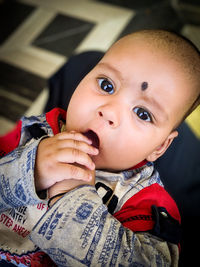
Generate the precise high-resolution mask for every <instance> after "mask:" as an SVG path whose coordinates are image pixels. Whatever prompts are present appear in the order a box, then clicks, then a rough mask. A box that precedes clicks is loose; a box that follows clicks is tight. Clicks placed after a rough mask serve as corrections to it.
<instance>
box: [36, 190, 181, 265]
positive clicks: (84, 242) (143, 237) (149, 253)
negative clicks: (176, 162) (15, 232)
mask: <svg viewBox="0 0 200 267" xmlns="http://www.w3.org/2000/svg"><path fill="white" fill-rule="evenodd" d="M31 240H32V241H33V242H34V244H35V245H37V246H39V247H40V248H41V249H42V250H43V251H44V252H46V253H47V254H48V255H49V256H50V257H51V258H52V259H53V261H55V263H56V264H57V265H58V266H178V248H177V246H176V245H172V244H170V243H167V242H165V241H163V240H162V239H159V238H157V237H154V236H153V235H151V234H149V233H147V232H146V233H144V232H138V233H134V232H133V231H131V230H129V229H128V228H125V227H124V226H123V225H122V224H121V223H120V221H118V220H117V219H116V218H114V217H113V216H112V215H111V214H110V213H109V212H108V210H107V207H106V206H105V205H104V204H102V200H101V198H100V197H99V196H98V194H97V192H96V190H95V188H94V187H92V186H82V187H78V188H76V189H74V190H72V191H70V192H69V193H67V194H65V195H64V196H63V197H62V198H60V199H59V200H58V201H57V202H56V203H55V204H54V205H53V206H52V207H51V208H50V209H49V210H48V211H47V212H46V213H45V214H44V216H43V217H42V218H41V219H40V220H39V222H38V224H37V225H36V226H35V228H34V229H33V232H32V233H31Z"/></svg>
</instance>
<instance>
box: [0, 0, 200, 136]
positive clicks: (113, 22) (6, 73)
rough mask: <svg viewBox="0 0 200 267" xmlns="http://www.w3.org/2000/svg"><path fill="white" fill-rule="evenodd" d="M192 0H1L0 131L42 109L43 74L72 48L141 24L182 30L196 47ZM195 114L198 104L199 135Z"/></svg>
mask: <svg viewBox="0 0 200 267" xmlns="http://www.w3.org/2000/svg"><path fill="white" fill-rule="evenodd" d="M188 3H189V4H188ZM198 3H199V1H198V0H193V1H187V0H184V1H178V0H172V1H169V0H135V1H132V0H107V1H106V0H104V1H101V0H99V1H97V0H96V1H95V0H57V1H54V0H43V1H40V0H18V1H12V0H4V1H3V0H1V1H0V125H1V127H0V134H2V133H5V132H6V131H7V130H8V129H10V128H12V126H13V125H14V123H15V122H16V120H18V119H19V118H20V117H21V116H22V115H23V114H26V115H31V114H38V113H41V112H42V110H43V107H44V104H45V101H46V99H47V97H48V90H47V88H46V82H47V80H48V78H49V77H51V75H52V74H53V73H55V72H56V70H58V69H59V68H60V67H61V66H62V65H63V64H64V63H65V62H66V61H67V60H68V58H69V57H70V56H71V55H72V54H73V53H79V52H82V51H86V50H93V49H98V50H101V51H106V50H107V49H108V48H109V46H110V45H111V44H112V43H113V42H114V41H115V40H116V39H118V38H119V37H121V36H123V35H125V34H127V33H130V32H133V31H136V30H139V29H144V28H147V29H151V28H163V29H169V30H173V31H175V32H179V33H182V34H184V35H185V36H187V37H189V38H190V39H191V40H192V41H194V43H195V44H196V45H197V46H198V47H199V48H200V12H199V13H198V9H200V4H198ZM191 4H194V5H195V6H192V5H191ZM188 5H189V8H188ZM188 10H189V11H188ZM191 14H192V15H191ZM198 15H199V17H198ZM199 116H200V110H199V112H198V116H197V113H196V114H195V116H193V119H189V123H190V125H192V127H193V128H195V127H196V130H195V133H196V134H197V135H199V136H200V129H199V128H200V126H198V125H197V124H198V123H197V122H196V121H197V120H198V118H199ZM196 118H197V119H196Z"/></svg>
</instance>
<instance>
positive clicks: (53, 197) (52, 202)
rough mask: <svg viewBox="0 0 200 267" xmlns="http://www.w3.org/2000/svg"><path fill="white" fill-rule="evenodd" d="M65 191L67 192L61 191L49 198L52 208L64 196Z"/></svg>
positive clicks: (49, 205) (49, 204)
mask: <svg viewBox="0 0 200 267" xmlns="http://www.w3.org/2000/svg"><path fill="white" fill-rule="evenodd" d="M65 193H66V192H63V193H59V194H57V195H54V196H52V197H50V198H49V200H48V208H50V207H51V206H52V205H53V204H54V203H55V202H56V201H57V200H58V199H60V198H61V197H62V196H64V195H65Z"/></svg>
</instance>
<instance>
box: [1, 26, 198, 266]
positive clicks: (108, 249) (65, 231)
mask: <svg viewBox="0 0 200 267" xmlns="http://www.w3.org/2000/svg"><path fill="white" fill-rule="evenodd" d="M199 72H200V57H199V53H198V51H197V50H196V49H195V48H194V47H193V45H192V44H190V43H189V42H188V41H186V40H184V39H183V38H181V37H179V36H177V35H175V34H173V33H169V32H166V31H161V30H149V31H148V30H147V31H141V32H137V33H134V34H131V35H128V36H126V37H124V38H122V39H120V40H119V41H118V42H116V43H115V44H114V45H113V46H112V47H111V48H110V49H109V50H108V52H107V53H106V54H105V56H104V57H103V58H102V60H101V61H100V62H99V63H98V64H97V65H96V67H95V68H94V69H93V70H92V71H91V72H90V73H89V74H88V75H87V76H86V77H85V78H84V79H83V80H82V81H81V82H80V84H79V85H78V87H77V88H76V90H75V92H74V94H73V96H72V98H71V101H70V103H69V106H68V109H67V113H66V125H63V121H64V120H65V112H64V111H63V110H60V109H54V110H53V111H51V112H49V113H47V114H46V116H45V115H42V116H40V117H37V118H34V117H32V118H31V119H27V118H24V119H23V120H22V121H21V122H20V123H19V124H18V126H17V129H16V130H15V132H13V133H12V136H13V135H14V136H15V137H16V132H20V131H21V132H22V137H21V139H20V141H19V142H18V143H16V144H15V145H14V146H11V147H10V148H9V149H7V150H6V148H5V146H3V145H1V150H2V151H4V154H6V153H8V152H10V151H12V150H13V149H14V148H15V147H17V149H15V150H14V151H13V152H11V153H10V154H8V155H6V156H4V157H3V158H2V159H1V168H2V171H1V173H2V174H3V175H2V177H3V179H2V181H3V182H1V186H2V188H3V185H4V186H5V185H6V181H8V180H9V179H6V177H8V178H11V177H12V179H13V180H12V181H10V180H9V182H7V188H8V187H9V188H10V191H11V192H12V201H9V197H8V194H5V192H4V191H3V190H2V191H1V206H0V207H1V210H6V209H7V210H9V209H10V208H16V207H19V206H27V205H33V204H38V203H40V202H41V201H42V200H41V199H40V198H39V197H38V196H37V194H36V192H35V191H34V188H36V191H37V192H41V191H43V190H46V189H48V198H50V200H49V206H50V207H51V208H50V209H48V210H47V211H45V212H44V213H43V216H42V218H41V219H40V220H39V217H41V215H40V216H39V215H38V216H36V217H35V218H32V219H31V220H32V225H31V226H30V229H29V231H30V232H31V234H30V237H31V240H32V242H33V243H34V244H35V245H37V246H38V247H39V248H40V249H41V250H42V251H44V252H45V253H46V254H48V255H49V256H50V257H51V258H52V259H53V261H54V262H55V263H56V264H57V265H58V266H88V265H90V266H100V265H104V266H121V265H123V266H136V265H138V264H139V265H140V266H177V265H178V254H179V253H178V244H179V242H180V237H179V224H180V216H179V212H178V209H177V207H176V204H175V202H174V201H173V200H172V198H171V197H170V196H169V195H168V193H167V192H166V191H165V190H164V188H163V185H162V182H161V180H160V178H159V175H158V173H157V172H156V170H155V169H154V166H153V163H152V162H154V161H155V160H156V159H158V158H159V157H160V156H162V155H163V153H164V152H165V151H166V150H167V148H168V147H169V146H170V144H171V143H172V141H173V139H174V138H175V137H177V136H178V132H177V130H176V128H177V126H178V125H179V124H180V123H181V122H182V121H183V120H184V119H185V117H186V116H187V115H189V114H190V113H191V112H192V111H193V110H194V109H195V108H196V107H197V105H198V104H199V102H200V89H199V84H200V78H199V77H200V75H199V74H200V73H199ZM64 124H65V122H64ZM63 128H64V130H63ZM47 136H48V137H49V138H46V137H47ZM4 138H7V140H8V139H9V138H8V137H4ZM36 139H37V140H36ZM2 140H3V139H2ZM4 140H5V139H4ZM16 142H17V141H16ZM1 144H2V142H1ZM3 148H4V149H3ZM1 154H3V153H2V152H1ZM16 158H17V160H16ZM11 159H12V160H13V161H11ZM20 160H21V161H20ZM27 160H29V161H28V162H29V165H27V164H28V163H26V168H25V169H26V170H24V164H25V162H27ZM9 164H10V165H9ZM11 164H13V168H8V167H7V169H6V170H5V169H3V168H5V166H6V165H7V166H11ZM14 164H15V165H14ZM15 166H22V167H21V170H20V168H19V167H18V169H17V168H15ZM95 170H96V171H95ZM21 173H23V174H21ZM94 173H95V175H94ZM25 176H26V177H25ZM18 177H23V181H22V179H21V180H20V181H19V179H18ZM34 183H35V187H34ZM8 184H9V186H8ZM19 192H20V194H19ZM38 194H39V193H38ZM22 196H23V197H22ZM44 203H45V201H44ZM4 214H5V212H4ZM30 218H31V217H30ZM38 220H39V221H38ZM37 221H38V223H37V224H36V222H37ZM35 224H36V226H35V227H34V228H33V230H32V227H33V226H34V225H35ZM7 228H8V227H7ZM29 242H31V241H29ZM3 249H4V250H5V248H3ZM134 264H135V265H134Z"/></svg>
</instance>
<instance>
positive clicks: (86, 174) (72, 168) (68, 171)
mask: <svg viewBox="0 0 200 267" xmlns="http://www.w3.org/2000/svg"><path fill="white" fill-rule="evenodd" d="M57 167H58V169H59V174H60V175H59V177H60V181H62V180H63V179H75V180H83V181H90V180H91V179H92V173H91V171H89V170H87V169H84V168H82V167H79V166H77V165H73V164H63V163H59V164H58V166H57ZM57 182H59V180H58V179H57Z"/></svg>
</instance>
